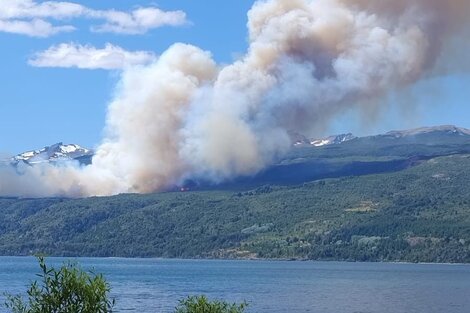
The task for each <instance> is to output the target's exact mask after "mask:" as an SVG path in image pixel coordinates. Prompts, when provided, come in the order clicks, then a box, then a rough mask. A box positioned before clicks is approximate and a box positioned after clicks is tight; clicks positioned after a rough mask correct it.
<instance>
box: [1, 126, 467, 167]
mask: <svg viewBox="0 0 470 313" xmlns="http://www.w3.org/2000/svg"><path fill="white" fill-rule="evenodd" d="M468 138H470V130H469V129H466V128H462V127H457V126H453V125H442V126H434V127H422V128H416V129H409V130H401V131H390V132H387V133H385V134H380V135H374V136H366V137H356V136H354V135H353V134H351V133H347V134H339V135H333V136H328V137H325V138H317V139H308V138H307V137H306V136H304V135H301V134H298V133H293V134H291V139H292V141H293V146H294V149H292V152H291V153H290V154H289V155H288V156H287V157H286V158H285V159H283V160H280V162H279V165H285V164H286V162H287V163H289V162H290V161H289V160H292V159H293V158H294V159H295V158H298V157H299V156H301V157H302V155H303V154H304V153H305V151H306V150H305V149H307V151H323V150H309V148H318V149H320V148H328V147H330V146H344V145H347V147H348V149H351V148H354V147H357V148H358V149H363V150H364V151H367V153H368V154H370V153H371V151H373V150H375V149H377V148H379V147H382V148H385V147H393V146H400V145H403V144H412V143H419V144H429V145H448V144H452V143H461V142H462V141H463V142H465V140H466V139H468ZM387 153H388V152H387ZM387 153H385V154H384V155H386V154H387ZM93 154H94V151H93V150H92V149H88V148H84V147H81V146H79V145H77V144H63V143H62V142H59V143H56V144H54V145H51V146H48V147H44V148H42V149H38V150H31V151H27V152H24V153H21V154H18V155H16V156H14V157H12V158H11V159H10V163H11V164H13V165H17V164H18V163H20V162H23V163H26V164H29V165H34V164H39V163H45V162H51V163H57V162H62V161H70V160H76V161H78V162H80V163H81V164H91V161H92V158H93ZM354 154H355V153H351V152H350V155H354ZM330 156H331V155H330ZM276 166H277V165H275V167H276ZM268 171H269V169H268Z"/></svg>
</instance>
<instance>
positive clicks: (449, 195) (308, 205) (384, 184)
mask: <svg viewBox="0 0 470 313" xmlns="http://www.w3.org/2000/svg"><path fill="white" fill-rule="evenodd" d="M469 179H470V155H454V156H447V157H438V158H433V159H430V160H428V161H425V162H423V163H421V164H420V165H417V166H414V167H412V168H409V169H406V170H403V171H398V172H394V173H385V174H374V175H365V176H360V177H342V178H336V179H323V180H318V181H313V182H308V183H303V184H300V185H295V186H271V185H264V186H260V187H257V188H255V189H252V190H247V191H230V190H219V191H217V190H211V191H193V192H167V193H159V194H150V195H134V194H127V195H119V196H114V197H102V198H87V199H13V198H11V199H7V198H3V199H0V207H1V210H0V254H2V255H31V254H34V253H37V252H42V253H46V254H49V255H60V256H77V255H81V256H125V257H178V258H200V257H214V258H222V257H223V258H288V259H290V258H295V259H314V260H348V261H411V262H417V261H420V262H470V184H469Z"/></svg>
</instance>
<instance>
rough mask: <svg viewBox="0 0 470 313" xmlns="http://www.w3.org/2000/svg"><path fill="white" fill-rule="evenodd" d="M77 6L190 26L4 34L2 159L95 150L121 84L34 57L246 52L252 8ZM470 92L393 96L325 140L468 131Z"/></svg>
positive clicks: (176, 3)
mask: <svg viewBox="0 0 470 313" xmlns="http://www.w3.org/2000/svg"><path fill="white" fill-rule="evenodd" d="M75 2H76V3H79V4H81V5H82V6H84V7H87V8H90V9H94V10H103V11H105V10H109V9H115V10H118V11H123V12H129V11H131V10H134V9H136V8H137V7H138V6H141V7H149V6H155V5H156V6H157V7H158V8H160V9H161V10H163V11H165V12H167V11H176V10H181V11H184V12H185V13H186V22H185V23H183V24H182V25H177V26H163V27H154V28H149V29H146V30H145V32H142V33H138V34H123V33H116V32H92V31H90V26H93V25H95V26H96V25H100V24H102V23H103V21H102V20H100V19H98V18H89V17H83V16H81V17H77V18H71V17H66V18H62V19H56V20H53V22H54V24H59V25H65V24H67V25H69V24H70V25H73V26H74V27H75V28H76V30H75V31H73V32H60V33H57V34H55V35H50V36H45V37H37V36H30V35H25V34H15V33H11V32H6V31H3V32H2V31H0V47H1V49H0V67H1V69H2V72H1V73H2V75H0V152H1V153H18V152H22V151H24V150H28V149H34V148H40V147H42V146H45V145H50V144H53V143H56V142H59V141H62V142H66V143H78V144H81V145H83V146H87V147H94V146H96V145H97V144H98V143H99V141H100V138H101V135H102V129H103V126H104V120H105V113H106V107H107V104H108V103H109V101H110V99H111V98H112V95H113V89H114V86H115V85H116V83H117V81H118V79H119V70H103V69H94V70H89V69H77V68H55V67H54V68H49V67H35V66H31V65H30V64H28V60H30V59H31V58H33V56H34V55H35V54H36V53H38V52H40V51H45V50H47V49H49V48H50V47H51V46H54V45H59V44H62V43H66V44H74V45H89V46H94V47H96V48H103V47H104V46H105V44H106V43H111V44H112V45H115V46H119V47H121V48H122V49H125V50H127V51H149V52H153V53H155V55H158V54H160V53H161V52H163V51H164V50H165V49H166V48H167V47H168V46H170V45H171V44H172V43H174V42H184V43H191V44H194V45H197V46H199V47H201V48H203V49H205V50H209V51H211V52H212V53H213V56H214V58H215V60H216V61H217V62H219V63H229V62H231V61H232V60H233V59H234V58H235V57H236V56H237V55H240V54H241V53H243V52H244V51H245V50H246V47H247V33H246V26H245V25H246V22H247V17H246V13H247V11H248V10H249V8H250V7H251V6H252V4H253V2H254V1H248V0H229V1H218V0H210V1H187V0H159V1H157V2H150V1H134V0H132V1H130V0H120V1H115V0H101V1H91V0H88V1H75ZM1 10H2V9H1V8H0V13H1ZM0 17H1V14H0ZM469 90H470V75H468V74H459V75H452V76H444V77H439V78H433V79H429V80H426V81H423V82H421V83H419V84H418V85H416V86H413V87H412V88H410V89H409V90H407V91H406V92H404V94H403V95H400V94H398V95H397V94H395V95H390V96H389V97H388V100H387V101H388V102H389V104H390V106H389V107H390V108H391V109H387V110H383V111H381V112H378V115H377V117H378V118H374V119H372V118H371V119H369V120H367V119H364V118H358V117H357V115H356V114H354V113H352V112H345V113H344V114H343V115H342V116H339V117H338V118H337V120H336V121H335V122H334V123H333V124H332V126H331V128H330V129H328V130H327V131H326V132H331V133H334V132H346V131H352V132H354V133H356V134H359V135H361V134H370V133H378V132H383V131H388V130H391V129H397V128H408V127H418V126H424V125H438V124H456V125H458V126H463V127H469V128H470V91H469ZM397 103H399V105H398V104H397Z"/></svg>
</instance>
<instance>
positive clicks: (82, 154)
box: [11, 142, 93, 164]
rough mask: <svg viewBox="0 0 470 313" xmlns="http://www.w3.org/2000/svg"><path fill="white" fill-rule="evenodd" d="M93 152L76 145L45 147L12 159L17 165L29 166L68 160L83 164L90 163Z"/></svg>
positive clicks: (60, 143) (61, 144)
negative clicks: (24, 164)
mask: <svg viewBox="0 0 470 313" xmlns="http://www.w3.org/2000/svg"><path fill="white" fill-rule="evenodd" d="M92 156H93V151H92V150H90V149H86V148H83V147H81V146H79V145H76V144H63V143H62V142H59V143H56V144H55V145H52V146H48V147H44V148H42V149H39V150H32V151H27V152H24V153H21V154H18V155H16V156H14V157H12V158H11V162H12V163H14V164H17V163H19V162H25V163H28V164H38V163H44V162H59V161H67V160H78V161H79V162H81V163H89V161H90V160H91V157H92Z"/></svg>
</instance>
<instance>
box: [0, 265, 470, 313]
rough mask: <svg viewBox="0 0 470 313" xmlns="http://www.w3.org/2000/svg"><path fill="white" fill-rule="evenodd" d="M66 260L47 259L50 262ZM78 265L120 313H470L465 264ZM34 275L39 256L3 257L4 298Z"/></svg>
mask: <svg viewBox="0 0 470 313" xmlns="http://www.w3.org/2000/svg"><path fill="white" fill-rule="evenodd" d="M64 260H65V259H60V258H50V259H48V263H49V264H54V265H60V264H61V263H62V262H63V261H64ZM76 260H77V261H78V262H79V263H80V264H81V265H82V266H83V267H84V268H85V269H93V270H94V271H95V272H98V273H103V274H104V275H105V276H106V278H107V279H108V281H109V282H110V283H111V285H112V288H113V292H112V294H113V296H114V297H115V298H116V301H117V312H138V313H154V312H163V313H166V312H172V310H173V308H174V307H175V305H176V304H177V301H178V299H181V298H183V297H185V296H187V295H195V294H206V295H208V296H209V297H210V298H223V299H227V300H230V301H237V302H241V301H243V300H246V301H247V302H249V303H250V309H249V312H253V313H255V312H256V313H285V312H292V313H296V312H315V313H330V312H331V313H343V312H344V313H369V312H370V313H372V312H373V313H391V312H394V313H395V312H403V313H433V312H436V313H442V312H445V313H463V312H464V313H465V312H470V266H468V265H426V264H419V265H418V264H381V263H341V262H328V263H325V262H271V261H213V260H160V259H119V258H117V259H108V258H79V259H76ZM37 272H38V266H37V262H36V260H35V259H34V258H27V257H24V258H22V257H0V294H3V293H4V292H9V293H21V292H24V291H25V289H26V286H27V285H28V282H30V281H32V280H34V279H35V273H37ZM0 300H1V302H2V303H3V298H2V299H0ZM0 312H4V309H3V308H1V309H0Z"/></svg>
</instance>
